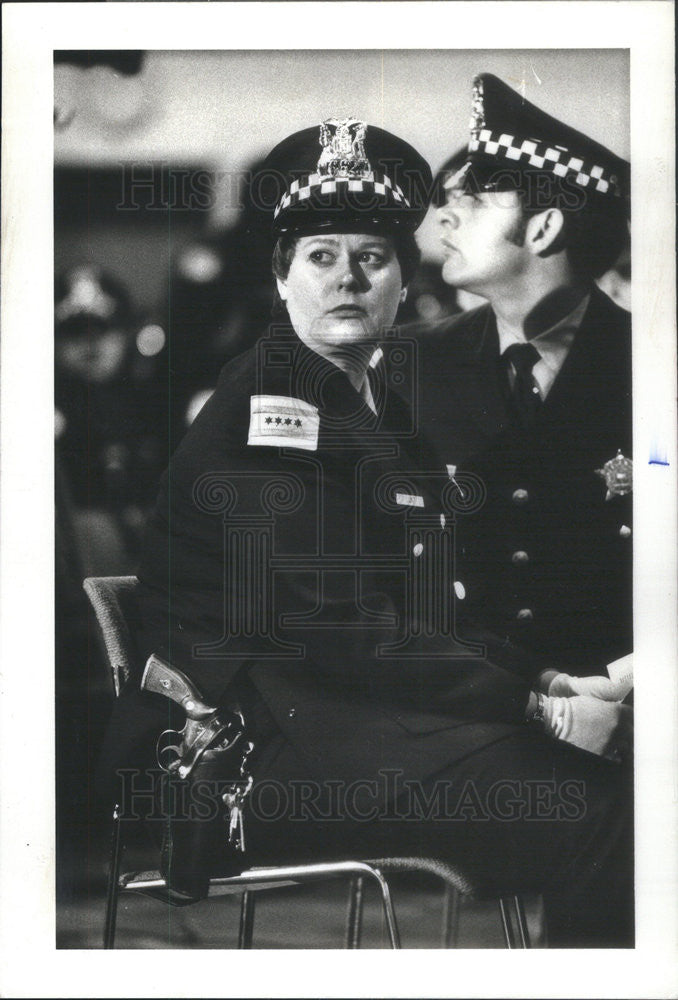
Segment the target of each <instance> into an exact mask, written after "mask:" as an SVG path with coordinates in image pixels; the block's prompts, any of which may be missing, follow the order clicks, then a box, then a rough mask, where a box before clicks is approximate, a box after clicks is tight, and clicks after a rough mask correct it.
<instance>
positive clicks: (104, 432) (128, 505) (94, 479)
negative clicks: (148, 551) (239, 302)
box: [55, 266, 167, 573]
mask: <svg viewBox="0 0 678 1000" xmlns="http://www.w3.org/2000/svg"><path fill="white" fill-rule="evenodd" d="M163 346H164V333H163V331H162V329H161V328H160V327H154V326H150V325H147V326H143V327H141V328H140V324H139V323H138V322H137V318H136V316H135V314H134V310H133V308H132V304H131V302H130V298H129V296H128V294H127V292H126V290H125V289H124V288H123V286H122V285H121V284H120V283H119V282H117V281H116V280H115V278H114V277H112V276H111V275H109V274H107V273H105V272H104V271H102V270H99V269H96V268H93V267H90V266H78V267H74V268H72V269H70V270H69V271H68V272H66V273H65V274H64V275H62V276H61V277H60V278H59V279H58V281H57V287H56V302H55V405H56V412H55V438H56V450H57V461H58V463H59V465H60V468H61V472H62V474H63V478H64V480H65V488H66V489H67V490H68V494H69V498H70V504H71V507H72V514H73V522H74V531H75V538H76V544H77V545H78V548H79V554H80V558H81V560H82V562H83V564H84V569H85V572H86V573H97V572H107V573H113V572H126V571H128V569H129V567H130V566H131V565H132V564H133V562H134V559H135V558H136V553H137V549H138V533H139V532H140V530H141V528H142V526H143V521H144V516H145V511H146V508H147V506H148V504H149V502H150V500H151V498H152V496H153V489H154V482H155V480H156V479H157V476H158V472H159V470H161V469H162V468H163V465H164V463H165V461H166V457H167V429H166V426H165V425H166V418H165V416H164V414H165V413H166V397H165V390H164V385H163V381H164V380H163V379H162V376H161V373H160V370H159V367H158V360H159V357H160V356H161V355H162V350H163Z"/></svg>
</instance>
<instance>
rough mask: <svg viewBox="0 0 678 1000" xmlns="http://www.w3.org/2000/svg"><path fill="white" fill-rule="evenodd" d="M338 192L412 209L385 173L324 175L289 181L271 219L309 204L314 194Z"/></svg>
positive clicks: (310, 175)
mask: <svg viewBox="0 0 678 1000" xmlns="http://www.w3.org/2000/svg"><path fill="white" fill-rule="evenodd" d="M337 192H339V193H345V192H351V193H354V192H356V193H360V194H366V195H374V194H376V195H381V196H385V197H386V198H387V200H388V201H391V202H392V203H393V204H394V205H398V206H401V207H403V208H411V205H410V203H409V201H408V200H407V198H406V197H405V195H404V194H403V192H402V191H401V189H400V188H399V187H398V185H397V184H396V183H395V181H393V180H391V178H390V177H389V176H388V174H379V173H377V172H376V171H371V172H370V173H369V174H367V175H365V176H364V177H332V176H329V175H325V174H309V175H308V177H300V178H298V179H297V180H294V181H292V183H291V184H290V186H289V188H288V190H287V191H286V193H285V194H284V195H283V196H282V198H281V199H280V201H279V202H278V205H277V207H276V209H275V212H274V213H273V217H274V218H276V219H277V217H278V216H279V215H280V213H281V212H283V211H287V209H289V208H294V206H295V205H298V204H301V203H303V202H304V201H308V199H309V198H311V197H312V196H313V195H316V194H321V195H325V194H336V193H337Z"/></svg>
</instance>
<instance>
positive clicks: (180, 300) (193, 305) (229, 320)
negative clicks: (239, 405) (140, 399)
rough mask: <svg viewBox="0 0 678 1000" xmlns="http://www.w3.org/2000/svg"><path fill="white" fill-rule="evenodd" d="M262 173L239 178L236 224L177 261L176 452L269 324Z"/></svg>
mask: <svg viewBox="0 0 678 1000" xmlns="http://www.w3.org/2000/svg"><path fill="white" fill-rule="evenodd" d="M260 166H261V164H260V163H259V162H255V163H254V164H252V165H251V166H250V167H248V168H247V169H246V170H244V171H243V173H242V175H241V176H240V177H239V179H238V180H239V184H238V199H239V205H240V206H241V211H240V214H239V217H238V219H237V221H236V224H235V225H234V226H232V227H230V228H229V229H226V230H221V231H216V232H205V233H204V234H203V235H202V236H200V237H199V238H196V239H194V240H192V241H191V242H189V243H187V244H185V245H184V246H182V247H181V248H180V250H179V251H178V252H177V254H176V255H175V257H174V259H173V260H172V265H171V275H170V280H169V281H168V285H167V295H166V303H167V305H166V310H165V312H166V318H165V326H166V328H167V329H168V331H169V335H170V358H171V367H170V372H169V380H170V391H171V412H172V417H173V419H172V427H173V433H172V439H173V444H174V445H175V446H176V444H178V442H179V440H180V439H181V437H183V435H184V433H185V432H186V429H187V428H188V427H189V426H190V424H191V423H192V422H193V420H194V419H195V417H196V416H197V413H198V412H199V411H200V409H201V407H202V405H204V403H205V401H206V400H207V399H209V396H210V395H211V393H212V392H213V391H214V388H215V386H216V383H217V379H218V377H219V371H220V370H221V368H222V366H223V365H224V364H225V363H226V361H228V360H230V359H231V358H233V357H236V355H238V354H240V353H242V351H244V350H246V349H247V348H249V347H251V346H252V344H253V342H254V340H256V337H257V334H258V331H260V330H262V329H263V328H264V326H265V324H266V323H267V322H268V320H269V319H270V315H271V299H272V296H273V290H274V279H273V275H272V273H271V269H270V266H269V264H268V261H267V256H268V253H269V249H270V248H269V245H268V244H269V239H270V218H269V216H270V211H268V212H267V211H262V208H261V206H260V204H259V203H258V197H257V191H256V185H255V190H252V179H253V178H255V179H256V177H257V173H258V170H259V168H260Z"/></svg>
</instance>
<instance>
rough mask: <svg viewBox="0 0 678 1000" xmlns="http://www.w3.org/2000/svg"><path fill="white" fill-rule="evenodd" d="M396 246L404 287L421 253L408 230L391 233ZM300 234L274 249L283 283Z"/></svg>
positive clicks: (291, 235)
mask: <svg viewBox="0 0 678 1000" xmlns="http://www.w3.org/2000/svg"><path fill="white" fill-rule="evenodd" d="M389 235H390V236H391V237H392V239H393V242H394V244H395V251H396V256H397V258H398V263H399V264H400V273H401V276H402V283H403V286H405V285H407V284H409V283H410V281H411V280H412V278H413V277H414V275H415V273H416V271H417V268H418V267H419V264H420V262H421V251H420V249H419V247H418V246H417V241H416V240H415V238H414V234H413V233H411V232H409V230H406V231H404V232H393V233H389ZM298 239H299V235H298V234H294V233H286V234H285V235H283V236H281V237H280V238H279V239H278V242H277V243H276V245H275V247H274V249H273V259H272V261H271V268H272V270H273V274H274V275H275V276H276V278H280V280H281V281H286V280H287V275H288V274H289V271H290V265H291V263H292V260H293V258H294V253H295V251H296V248H297V241H298Z"/></svg>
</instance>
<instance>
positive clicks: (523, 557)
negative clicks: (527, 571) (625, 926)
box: [511, 549, 530, 566]
mask: <svg viewBox="0 0 678 1000" xmlns="http://www.w3.org/2000/svg"><path fill="white" fill-rule="evenodd" d="M529 561H530V557H529V556H528V554H527V552H523V551H522V549H519V550H518V551H517V552H514V553H513V555H512V556H511V562H512V563H513V565H514V566H523V565H524V564H525V563H526V562H529Z"/></svg>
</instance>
